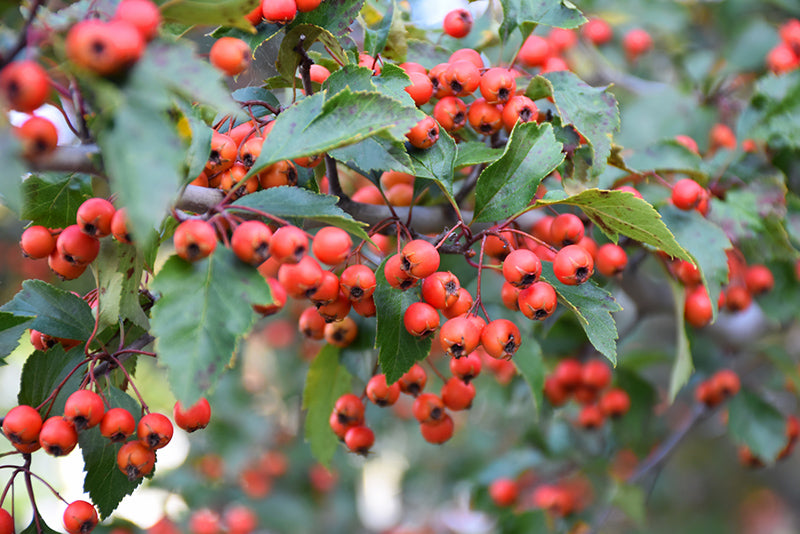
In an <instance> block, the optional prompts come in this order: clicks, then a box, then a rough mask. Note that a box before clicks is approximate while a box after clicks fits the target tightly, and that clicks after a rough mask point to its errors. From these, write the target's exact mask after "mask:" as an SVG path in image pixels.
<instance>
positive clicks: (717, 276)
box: [661, 205, 732, 318]
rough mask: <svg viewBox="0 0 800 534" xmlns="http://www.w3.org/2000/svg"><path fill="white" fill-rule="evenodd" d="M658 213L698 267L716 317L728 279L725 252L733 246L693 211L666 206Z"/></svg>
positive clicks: (720, 231) (720, 232)
mask: <svg viewBox="0 0 800 534" xmlns="http://www.w3.org/2000/svg"><path fill="white" fill-rule="evenodd" d="M661 216H662V217H663V218H664V222H665V223H666V225H667V226H668V227H669V229H670V230H671V231H672V233H673V234H675V237H676V238H677V239H678V242H680V243H681V245H683V247H684V248H685V249H686V250H687V251H688V252H689V254H691V258H690V259H691V260H693V261H694V263H695V264H696V265H697V267H698V268H699V269H700V273H701V274H702V276H703V285H705V286H706V290H707V291H708V296H709V298H711V307H712V309H713V310H714V318H716V316H717V302H718V301H719V294H720V291H721V288H722V286H723V285H724V284H725V283H727V281H728V256H727V255H726V254H725V251H726V250H727V249H729V248H731V247H732V245H731V242H730V240H729V239H728V236H727V235H726V234H725V232H724V231H723V230H722V229H721V228H720V227H719V226H717V225H716V224H714V223H713V222H711V221H709V220H708V219H706V218H705V217H703V216H702V215H700V214H699V213H698V212H697V211H695V210H690V211H683V210H679V209H678V208H676V207H674V206H670V205H665V206H663V207H662V208H661ZM665 252H667V253H669V254H672V253H671V252H669V251H665Z"/></svg>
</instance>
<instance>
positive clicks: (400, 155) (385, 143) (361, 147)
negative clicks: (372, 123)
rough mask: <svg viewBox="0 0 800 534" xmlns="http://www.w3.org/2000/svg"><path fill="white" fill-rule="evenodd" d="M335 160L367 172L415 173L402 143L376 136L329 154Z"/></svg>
mask: <svg viewBox="0 0 800 534" xmlns="http://www.w3.org/2000/svg"><path fill="white" fill-rule="evenodd" d="M328 155H330V156H331V157H332V158H333V159H335V160H336V161H341V162H342V163H344V164H345V165H347V164H350V165H353V166H355V167H356V168H358V169H360V170H362V171H364V172H366V173H370V172H381V171H398V172H407V173H409V174H410V173H413V172H414V169H413V168H412V167H413V164H412V163H411V158H410V157H409V155H408V152H406V147H405V145H404V144H403V143H401V142H400V141H397V140H396V139H392V138H389V137H385V136H383V135H375V136H372V137H368V138H367V139H364V140H363V141H361V142H360V143H356V144H354V145H348V146H345V147H342V148H337V149H336V150H331V151H330V152H328Z"/></svg>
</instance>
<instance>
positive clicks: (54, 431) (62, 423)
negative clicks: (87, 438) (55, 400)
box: [39, 415, 78, 456]
mask: <svg viewBox="0 0 800 534" xmlns="http://www.w3.org/2000/svg"><path fill="white" fill-rule="evenodd" d="M77 444H78V432H77V431H76V430H75V427H74V426H73V424H72V423H70V422H69V421H67V420H66V419H64V418H63V417H61V416H58V415H54V416H53V417H50V418H48V419H47V420H46V421H45V422H44V423H43V424H42V429H41V430H40V431H39V445H41V446H42V448H43V449H44V450H45V451H46V452H47V454H49V455H51V456H65V455H67V454H69V453H70V452H72V449H74V448H75V446H76V445H77Z"/></svg>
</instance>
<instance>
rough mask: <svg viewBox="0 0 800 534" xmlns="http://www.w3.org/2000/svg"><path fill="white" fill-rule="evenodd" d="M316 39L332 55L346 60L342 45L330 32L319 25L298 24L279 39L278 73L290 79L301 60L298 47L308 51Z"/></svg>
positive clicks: (343, 60)
mask: <svg viewBox="0 0 800 534" xmlns="http://www.w3.org/2000/svg"><path fill="white" fill-rule="evenodd" d="M318 40H319V41H322V42H323V43H324V44H325V46H326V47H327V48H328V50H330V53H331V54H332V55H333V57H335V58H336V59H338V60H339V61H342V62H346V61H347V54H345V52H344V50H342V45H340V44H339V41H337V40H336V38H335V37H334V36H333V35H331V33H330V32H328V31H327V30H325V29H324V28H320V27H319V26H312V25H311V24H300V25H299V26H293V27H292V29H291V30H289V31H288V32H287V33H286V35H285V36H284V38H283V40H282V41H281V48H280V50H279V51H278V62H277V67H278V73H280V75H281V76H282V77H283V78H284V79H285V80H292V79H293V78H294V77H295V72H297V67H299V66H300V63H301V62H302V61H303V56H301V55H300V54H299V53H298V52H297V50H298V47H299V46H302V47H303V50H305V51H306V52H308V49H309V48H311V45H313V44H314V43H315V42H316V41H318Z"/></svg>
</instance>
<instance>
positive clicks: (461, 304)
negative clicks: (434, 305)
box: [442, 287, 472, 319]
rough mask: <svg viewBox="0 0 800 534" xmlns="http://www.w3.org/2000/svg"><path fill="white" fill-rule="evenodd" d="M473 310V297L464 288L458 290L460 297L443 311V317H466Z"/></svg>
mask: <svg viewBox="0 0 800 534" xmlns="http://www.w3.org/2000/svg"><path fill="white" fill-rule="evenodd" d="M471 308H472V295H470V293H469V291H467V290H466V289H464V288H463V287H461V288H459V289H458V297H457V298H456V301H455V302H453V303H452V304H451V305H450V306H447V307H446V308H444V309H443V310H442V315H444V316H445V317H447V318H448V319H452V318H453V317H458V316H459V315H464V314H465V313H467V312H468V311H469V310H470V309H471Z"/></svg>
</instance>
